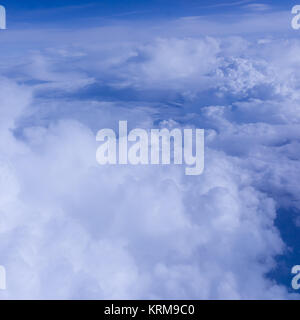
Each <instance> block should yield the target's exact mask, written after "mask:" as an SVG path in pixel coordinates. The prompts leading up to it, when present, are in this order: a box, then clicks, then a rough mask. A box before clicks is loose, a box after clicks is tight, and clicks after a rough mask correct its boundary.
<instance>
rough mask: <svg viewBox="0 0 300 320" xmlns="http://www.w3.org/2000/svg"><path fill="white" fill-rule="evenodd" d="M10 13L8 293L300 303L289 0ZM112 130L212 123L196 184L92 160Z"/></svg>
mask: <svg viewBox="0 0 300 320" xmlns="http://www.w3.org/2000/svg"><path fill="white" fill-rule="evenodd" d="M0 3H1V4H2V5H5V7H6V9H7V25H8V29H7V30H1V32H0V46H1V52H0V88H1V89H0V106H1V107H0V154H1V156H0V191H1V192H0V194H1V196H0V240H1V241H0V265H4V266H5V267H6V270H7V274H8V280H7V283H8V289H7V290H6V291H5V292H0V298H26V299H53V298H54V299H65V298H67V299H89V298H91V299H122V298H124V299H140V298H141V299H151V298H156V299H255V298H258V299H274V298H275V299H278V298H281V299H299V294H298V293H297V292H295V291H293V290H292V288H291V286H290V282H291V274H290V270H291V267H292V266H293V265H295V264H299V263H300V261H299V260H298V257H299V254H300V252H299V228H300V216H299V212H300V198H299V194H300V189H299V185H298V176H299V173H300V161H299V160H300V153H299V150H300V149H299V145H300V131H299V124H300V118H299V114H300V112H299V111H300V110H299V106H300V95H299V92H300V91H299V89H300V77H299V74H298V70H299V67H300V60H299V57H300V32H298V31H295V30H292V28H291V26H290V22H291V14H290V11H291V8H292V6H293V5H294V4H295V3H294V2H293V1H284V2H283V1H240V0H236V1H234V0H232V1H230V0H229V1H196V0H193V1H186V0H185V1H183V0H182V1H179V0H176V1H169V0H160V1H156V0H155V1H144V0H140V1H114V0H112V1H97V2H93V1H91V2H86V1H14V0H9V1H5V0H2V1H0ZM119 120H127V121H128V124H129V127H130V128H138V127H140V128H145V129H151V128H163V127H167V128H172V127H179V128H186V127H193V128H204V129H205V131H206V154H205V158H206V160H205V161H206V164H205V171H204V173H203V175H201V176H199V177H195V178H192V177H186V176H184V174H183V172H184V171H183V170H181V169H182V168H179V167H173V166H171V167H164V166H157V167H151V166H150V167H139V166H137V167H132V166H128V167H126V166H117V167H101V166H99V165H98V164H97V163H96V161H95V153H96V149H97V146H98V145H97V143H96V141H95V136H96V133H97V131H98V130H100V129H102V128H114V129H116V128H117V125H118V121H119ZM62 283H63V286H62V285H61V284H62Z"/></svg>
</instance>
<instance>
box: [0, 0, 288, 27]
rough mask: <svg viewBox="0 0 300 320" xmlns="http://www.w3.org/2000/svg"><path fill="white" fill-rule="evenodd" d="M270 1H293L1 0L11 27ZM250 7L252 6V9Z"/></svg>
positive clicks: (219, 9) (232, 8)
mask: <svg viewBox="0 0 300 320" xmlns="http://www.w3.org/2000/svg"><path fill="white" fill-rule="evenodd" d="M251 3H252V4H253V3H255V4H257V3H259V5H268V6H270V9H271V10H288V11H290V9H291V7H292V6H293V5H294V2H293V1H284V2H283V1H279V0H276V1H270V0H265V1H260V2H255V1H251V0H249V1H247V0H236V1H234V0H232V1H208V0H207V1H197V0H188V1H186V0H185V1H184V0H175V1H170V0H152V1H147V0H140V1H137V0H131V1H129V0H128V1H119V0H111V1H106V0H105V1H90V2H87V1H79V0H78V1H73V0H72V1H32V0H31V1H21V2H20V1H14V0H9V1H5V0H3V1H2V4H3V5H4V6H6V8H7V10H8V16H9V18H10V21H11V27H12V28H13V27H14V26H15V23H25V24H32V23H40V24H41V25H44V24H47V25H52V26H53V27H55V23H56V25H57V23H58V22H61V23H62V24H65V25H66V24H74V23H75V24H76V21H77V22H78V21H80V19H82V18H84V19H86V18H97V21H93V20H90V21H87V20H86V21H85V23H86V24H88V23H89V22H91V21H92V23H93V24H97V23H99V24H101V23H102V21H101V19H127V20H128V19H159V18H171V17H173V18H174V17H180V16H183V15H187V16H190V15H206V14H229V15H232V14H238V13H241V14H245V13H247V11H248V12H249V7H248V5H250V4H251ZM250 11H251V10H250Z"/></svg>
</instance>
